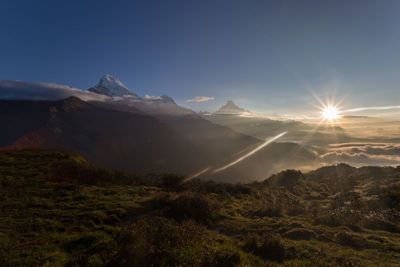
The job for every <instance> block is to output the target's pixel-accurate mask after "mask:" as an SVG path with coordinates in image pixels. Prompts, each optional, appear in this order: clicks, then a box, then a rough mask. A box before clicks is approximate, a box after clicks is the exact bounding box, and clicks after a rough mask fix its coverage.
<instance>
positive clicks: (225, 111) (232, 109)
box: [214, 100, 248, 115]
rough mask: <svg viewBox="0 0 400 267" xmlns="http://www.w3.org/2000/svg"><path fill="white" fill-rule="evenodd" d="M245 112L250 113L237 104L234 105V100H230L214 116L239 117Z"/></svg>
mask: <svg viewBox="0 0 400 267" xmlns="http://www.w3.org/2000/svg"><path fill="white" fill-rule="evenodd" d="M245 112H248V111H247V110H245V109H243V108H241V107H239V106H237V105H236V104H235V103H233V101H232V100H229V101H227V102H226V104H225V105H223V106H222V107H220V108H219V109H218V110H217V111H216V112H214V114H215V115H239V114H242V113H245Z"/></svg>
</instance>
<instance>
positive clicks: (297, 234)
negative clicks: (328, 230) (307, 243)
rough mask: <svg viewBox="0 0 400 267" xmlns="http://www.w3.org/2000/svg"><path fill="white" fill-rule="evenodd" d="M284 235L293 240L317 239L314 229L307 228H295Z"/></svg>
mask: <svg viewBox="0 0 400 267" xmlns="http://www.w3.org/2000/svg"><path fill="white" fill-rule="evenodd" d="M284 237H286V238H289V239H293V240H310V239H316V238H317V235H316V234H315V233H314V232H313V231H310V230H307V229H293V230H290V231H288V232H286V233H285V235H284Z"/></svg>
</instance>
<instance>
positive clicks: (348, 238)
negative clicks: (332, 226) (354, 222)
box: [335, 231, 369, 249]
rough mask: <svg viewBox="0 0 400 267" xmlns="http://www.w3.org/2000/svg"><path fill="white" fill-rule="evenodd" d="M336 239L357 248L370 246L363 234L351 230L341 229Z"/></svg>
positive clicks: (340, 242) (342, 243)
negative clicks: (359, 234) (350, 231)
mask: <svg viewBox="0 0 400 267" xmlns="http://www.w3.org/2000/svg"><path fill="white" fill-rule="evenodd" d="M335 239H336V241H337V242H338V243H339V244H341V245H343V246H349V247H353V248H356V249H359V248H367V247H369V243H368V241H367V240H365V239H364V238H362V237H361V236H358V235H355V234H352V233H349V232H343V231H341V232H339V233H337V234H336V235H335Z"/></svg>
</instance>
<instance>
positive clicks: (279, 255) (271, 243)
mask: <svg viewBox="0 0 400 267" xmlns="http://www.w3.org/2000/svg"><path fill="white" fill-rule="evenodd" d="M243 248H244V249H245V250H247V251H249V252H251V253H253V254H254V255H256V256H259V257H261V258H263V259H265V260H271V261H277V262H282V261H283V260H284V258H285V248H284V247H283V245H282V242H281V238H280V237H279V236H278V235H266V236H264V237H262V238H260V237H258V236H250V237H249V238H248V239H247V240H246V241H245V243H244V246H243Z"/></svg>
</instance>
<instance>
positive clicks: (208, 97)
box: [186, 96, 214, 103]
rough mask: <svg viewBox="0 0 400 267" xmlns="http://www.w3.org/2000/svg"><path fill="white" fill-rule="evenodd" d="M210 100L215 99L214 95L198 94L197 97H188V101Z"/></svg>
mask: <svg viewBox="0 0 400 267" xmlns="http://www.w3.org/2000/svg"><path fill="white" fill-rule="evenodd" d="M210 100H214V97H212V96H196V97H195V98H192V99H188V100H186V101H187V102H196V103H197V102H206V101H210Z"/></svg>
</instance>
